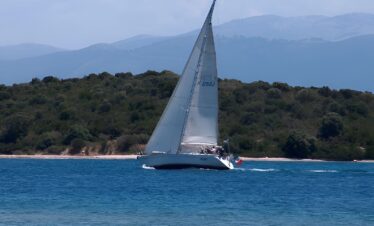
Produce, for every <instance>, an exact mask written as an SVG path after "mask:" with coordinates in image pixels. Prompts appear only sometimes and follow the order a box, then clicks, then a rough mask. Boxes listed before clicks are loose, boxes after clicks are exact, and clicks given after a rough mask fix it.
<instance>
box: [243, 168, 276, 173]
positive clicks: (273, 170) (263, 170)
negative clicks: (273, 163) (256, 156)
mask: <svg viewBox="0 0 374 226" xmlns="http://www.w3.org/2000/svg"><path fill="white" fill-rule="evenodd" d="M249 170H250V171H253V172H275V171H278V170H276V169H258V168H253V169H249Z"/></svg>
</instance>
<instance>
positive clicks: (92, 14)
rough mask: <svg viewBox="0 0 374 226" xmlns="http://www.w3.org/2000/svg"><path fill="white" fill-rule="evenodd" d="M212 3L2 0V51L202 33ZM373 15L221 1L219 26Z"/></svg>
mask: <svg viewBox="0 0 374 226" xmlns="http://www.w3.org/2000/svg"><path fill="white" fill-rule="evenodd" d="M211 2H212V1H211V0H0V46H4V45H15V44H20V43H41V44H48V45H53V46H57V47H61V48H66V49H78V48H82V47H86V46H89V45H91V44H95V43H110V42H115V41H119V40H123V39H126V38H130V37H133V36H136V35H140V34H150V35H157V36H169V35H177V34H182V33H185V32H189V31H191V30H194V29H197V28H199V27H200V26H201V25H202V23H203V20H204V18H205V16H206V14H207V11H208V9H209V6H210V4H211ZM352 12H365V13H374V0H218V1H217V7H216V11H215V15H214V24H222V23H225V22H228V21H230V20H233V19H240V18H246V17H251V16H259V15H267V14H273V15H280V16H305V15H326V16H334V15H339V14H345V13H352Z"/></svg>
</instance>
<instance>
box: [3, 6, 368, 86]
mask: <svg viewBox="0 0 374 226" xmlns="http://www.w3.org/2000/svg"><path fill="white" fill-rule="evenodd" d="M214 32H215V37H216V47H217V59H218V65H219V72H220V75H221V76H222V77H223V78H228V79H238V80H241V81H244V82H253V81H257V80H262V81H267V82H276V81H283V82H287V83H288V84H290V85H294V86H307V87H308V86H329V87H331V88H334V89H342V88H349V89H354V90H361V91H370V92H374V88H373V86H372V85H371V84H374V77H373V76H372V75H373V74H374V68H373V67H372V62H371V59H373V58H374V15H372V14H362V13H355V14H346V15H340V16H335V17H325V16H305V17H280V16H269V15H267V16H258V17H250V18H245V19H240V20H235V21H231V22H229V23H224V24H221V25H218V26H215V29H214ZM196 36H197V31H192V32H189V33H186V34H182V35H178V36H172V37H157V36H149V35H140V36H136V37H133V38H130V39H126V40H122V41H119V42H115V43H109V44H103V43H102V44H96V45H92V46H89V47H86V48H82V49H77V50H73V51H57V50H50V51H51V52H46V53H45V54H41V53H42V52H43V51H45V50H44V49H43V48H42V46H40V47H39V48H41V49H37V48H36V47H35V48H36V49H34V50H33V51H34V53H32V54H34V55H30V54H31V53H30V52H29V51H26V52H22V51H21V53H23V54H24V55H23V56H21V55H22V54H20V52H19V50H18V49H17V48H18V47H17V46H13V47H9V48H1V47H0V75H1V76H0V84H7V85H11V84H13V83H23V82H27V81H30V80H31V79H32V78H33V77H39V78H43V77H44V76H49V75H58V76H60V78H65V79H66V78H69V77H82V76H83V75H85V74H90V73H100V72H102V71H108V72H110V73H117V72H121V71H131V72H132V73H135V74H136V73H141V72H143V71H146V70H149V69H151V70H156V71H162V70H165V69H168V70H172V71H175V72H177V73H180V72H181V71H182V69H183V67H184V64H185V62H186V59H187V58H188V54H189V53H190V51H191V49H192V46H193V43H194V41H195V39H196ZM47 53H48V54H47ZM12 54H15V55H16V56H14V55H12ZM2 56H3V58H2ZM8 58H11V59H13V60H9V59H8ZM20 58H21V59H20Z"/></svg>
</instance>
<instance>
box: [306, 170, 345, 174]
mask: <svg viewBox="0 0 374 226" xmlns="http://www.w3.org/2000/svg"><path fill="white" fill-rule="evenodd" d="M308 172H311V173H337V172H338V171H337V170H308Z"/></svg>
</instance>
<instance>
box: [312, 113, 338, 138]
mask: <svg viewBox="0 0 374 226" xmlns="http://www.w3.org/2000/svg"><path fill="white" fill-rule="evenodd" d="M342 132H343V121H342V119H341V117H340V116H339V115H338V114H336V113H328V114H327V115H326V116H325V117H323V119H322V123H321V127H320V128H319V134H318V136H319V137H321V138H322V139H329V138H331V137H336V136H338V135H340V134H341V133H342Z"/></svg>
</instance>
